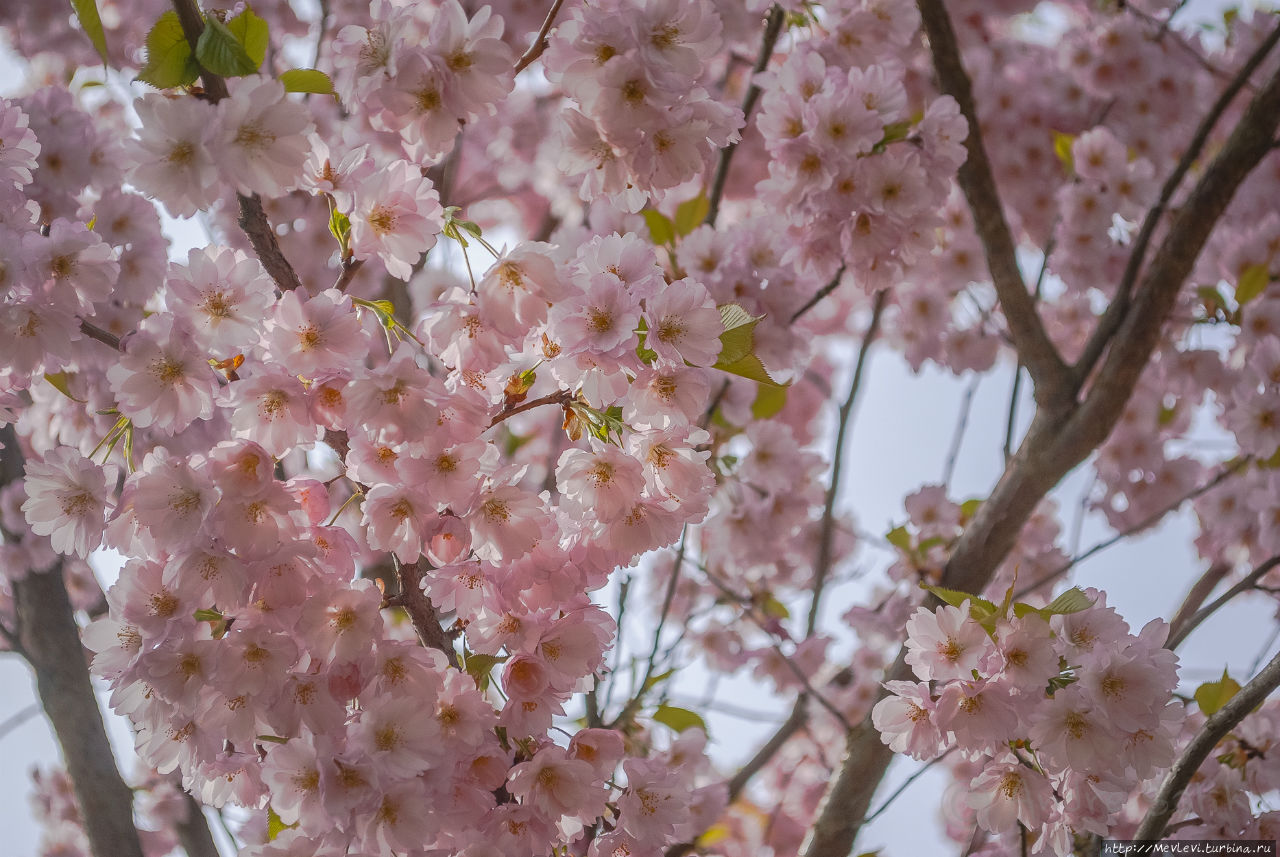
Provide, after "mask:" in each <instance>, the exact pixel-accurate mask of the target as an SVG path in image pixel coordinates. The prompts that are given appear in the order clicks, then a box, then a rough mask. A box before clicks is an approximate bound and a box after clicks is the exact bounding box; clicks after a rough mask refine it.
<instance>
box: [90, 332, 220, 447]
mask: <svg viewBox="0 0 1280 857" xmlns="http://www.w3.org/2000/svg"><path fill="white" fill-rule="evenodd" d="M191 339H192V335H191V331H190V330H188V329H187V328H186V327H185V326H182V325H180V324H175V322H174V317H173V316H171V315H168V314H159V315H155V316H152V317H151V318H148V319H145V320H144V321H143V322H142V325H141V326H140V328H139V330H138V333H136V334H135V335H133V336H131V337H129V339H128V340H126V342H125V345H124V354H123V355H121V357H120V361H119V362H118V363H117V364H115V365H114V366H112V367H111V368H109V369H108V370H107V380H108V381H110V382H111V391H112V392H113V393H115V395H116V401H117V402H118V403H119V406H120V412H121V413H123V414H124V415H125V416H127V417H129V418H130V419H131V420H133V424H134V425H136V426H138V427H139V428H147V427H148V426H154V427H155V428H156V429H157V430H159V431H162V432H164V433H165V434H169V435H172V434H175V433H177V432H178V431H181V430H182V429H184V428H186V427H187V426H188V425H190V424H191V422H192V421H193V420H196V419H202V420H207V419H209V418H210V417H211V416H213V394H214V390H215V386H216V382H215V380H214V376H213V370H212V369H211V368H209V364H208V362H207V360H206V358H204V357H203V356H201V355H200V354H199V353H198V352H194V351H193V350H192V348H191Z"/></svg>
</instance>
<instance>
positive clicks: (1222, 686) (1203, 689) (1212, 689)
mask: <svg viewBox="0 0 1280 857" xmlns="http://www.w3.org/2000/svg"><path fill="white" fill-rule="evenodd" d="M1239 692H1240V684H1239V682H1237V681H1236V680H1235V679H1233V678H1231V677H1230V676H1229V675H1227V670H1226V668H1225V667H1223V669H1222V678H1220V679H1218V680H1217V681H1207V682H1205V683H1204V684H1202V685H1200V686H1199V687H1197V688H1196V692H1195V698H1196V705H1198V706H1200V710H1201V711H1202V712H1203V713H1204V716H1205V717H1208V716H1209V715H1211V714H1213V713H1214V712H1215V711H1217V710H1218V709H1219V708H1221V707H1222V706H1224V705H1226V704H1227V700H1229V699H1230V698H1231V697H1233V696H1235V695H1236V694H1237V693H1239Z"/></svg>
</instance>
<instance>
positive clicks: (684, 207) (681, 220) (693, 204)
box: [674, 193, 711, 238]
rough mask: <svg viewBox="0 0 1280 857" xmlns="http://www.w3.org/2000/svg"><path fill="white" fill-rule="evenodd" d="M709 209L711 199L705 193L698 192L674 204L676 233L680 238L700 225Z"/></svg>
mask: <svg viewBox="0 0 1280 857" xmlns="http://www.w3.org/2000/svg"><path fill="white" fill-rule="evenodd" d="M709 211H711V200H709V199H707V195H706V194H705V193H699V194H698V195H697V196H695V197H694V198H693V199H688V200H685V201H684V202H682V203H680V204H679V205H677V206H676V221H675V224H674V225H675V230H676V234H677V235H679V236H680V237H681V238H683V237H684V236H686V235H688V234H689V233H690V232H692V231H693V230H695V229H697V228H698V227H699V226H701V225H702V221H704V220H706V219H707V212H709Z"/></svg>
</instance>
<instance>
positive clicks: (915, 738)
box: [871, 681, 946, 760]
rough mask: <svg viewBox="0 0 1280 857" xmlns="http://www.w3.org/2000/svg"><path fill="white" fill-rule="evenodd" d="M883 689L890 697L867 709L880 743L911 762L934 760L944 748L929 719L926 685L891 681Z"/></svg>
mask: <svg viewBox="0 0 1280 857" xmlns="http://www.w3.org/2000/svg"><path fill="white" fill-rule="evenodd" d="M885 687H886V688H888V690H889V691H890V693H891V694H892V695H891V696H886V697H885V698H884V699H882V700H880V701H879V702H877V703H876V706H875V708H873V709H871V722H872V724H873V725H874V726H875V727H876V729H877V730H878V731H879V732H880V740H881V741H883V742H884V743H885V744H888V745H889V749H890V750H892V751H893V752H895V753H906V754H907V755H909V756H910V757H911V758H913V759H920V760H925V759H934V758H937V757H938V756H939V755H941V753H942V751H943V749H944V748H945V746H946V745H945V743H944V741H943V736H942V733H941V731H939V729H938V725H937V724H936V723H934V720H933V717H934V711H935V710H936V705H935V704H934V700H933V697H932V696H930V694H929V685H927V684H925V683H923V682H920V683H916V682H909V681H891V682H888V683H887V684H885Z"/></svg>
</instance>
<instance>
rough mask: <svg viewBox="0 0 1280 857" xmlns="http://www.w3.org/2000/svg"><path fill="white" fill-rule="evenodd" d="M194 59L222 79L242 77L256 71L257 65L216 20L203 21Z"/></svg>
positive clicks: (224, 26)
mask: <svg viewBox="0 0 1280 857" xmlns="http://www.w3.org/2000/svg"><path fill="white" fill-rule="evenodd" d="M196 59H197V60H199V61H200V65H201V66H203V67H204V68H207V69H208V70H209V71H211V72H213V73H214V74H218V75H222V76H223V77H244V76H245V75H247V74H253V73H254V72H256V71H257V70H258V64H257V63H256V62H254V61H253V58H252V57H250V56H249V53H248V51H246V50H245V48H244V45H242V44H240V41H239V40H238V39H237V38H236V36H235V34H234V33H232V32H231V30H229V29H227V25H226V24H224V23H222V22H221V21H219V20H218V19H217V18H206V19H205V22H204V32H203V33H201V34H200V40H199V41H198V42H196Z"/></svg>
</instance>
